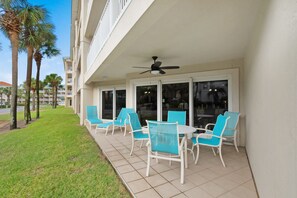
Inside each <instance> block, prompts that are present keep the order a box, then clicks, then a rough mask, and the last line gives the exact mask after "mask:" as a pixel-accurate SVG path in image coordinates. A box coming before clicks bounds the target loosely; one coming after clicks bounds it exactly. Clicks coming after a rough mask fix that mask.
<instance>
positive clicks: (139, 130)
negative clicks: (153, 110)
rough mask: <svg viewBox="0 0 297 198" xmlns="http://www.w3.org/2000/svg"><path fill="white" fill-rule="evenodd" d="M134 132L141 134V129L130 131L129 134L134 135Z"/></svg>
mask: <svg viewBox="0 0 297 198" xmlns="http://www.w3.org/2000/svg"><path fill="white" fill-rule="evenodd" d="M135 132H142V129H138V130H134V131H130V132H129V133H135Z"/></svg>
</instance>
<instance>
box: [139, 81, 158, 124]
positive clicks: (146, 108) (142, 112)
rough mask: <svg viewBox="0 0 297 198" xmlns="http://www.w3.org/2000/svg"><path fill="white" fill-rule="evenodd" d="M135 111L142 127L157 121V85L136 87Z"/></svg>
mask: <svg viewBox="0 0 297 198" xmlns="http://www.w3.org/2000/svg"><path fill="white" fill-rule="evenodd" d="M136 111H137V113H138V116H139V120H140V122H141V124H142V125H146V120H157V85H148V86H137V87H136Z"/></svg>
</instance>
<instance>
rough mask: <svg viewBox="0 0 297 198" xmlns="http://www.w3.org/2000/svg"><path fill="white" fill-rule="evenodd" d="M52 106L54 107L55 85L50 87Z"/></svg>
mask: <svg viewBox="0 0 297 198" xmlns="http://www.w3.org/2000/svg"><path fill="white" fill-rule="evenodd" d="M52 107H53V108H55V87H54V86H53V87H52Z"/></svg>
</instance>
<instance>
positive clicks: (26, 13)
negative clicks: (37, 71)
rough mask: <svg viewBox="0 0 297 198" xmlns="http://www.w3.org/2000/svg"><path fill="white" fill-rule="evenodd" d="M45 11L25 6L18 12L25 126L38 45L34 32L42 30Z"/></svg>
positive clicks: (38, 7)
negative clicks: (23, 62) (24, 62)
mask: <svg viewBox="0 0 297 198" xmlns="http://www.w3.org/2000/svg"><path fill="white" fill-rule="evenodd" d="M46 16H47V11H46V10H45V9H44V8H42V7H40V6H31V5H26V7H25V8H24V9H22V10H21V12H20V18H21V20H22V21H23V27H24V28H23V31H22V34H21V36H22V42H21V47H22V49H26V51H27V76H26V86H25V88H26V98H25V110H24V117H25V121H26V124H28V123H29V121H31V113H30V90H31V78H32V63H33V54H34V46H35V45H36V43H38V40H39V38H38V36H36V32H38V31H39V30H38V29H41V28H43V26H42V25H41V24H42V23H43V22H44V20H45V19H46Z"/></svg>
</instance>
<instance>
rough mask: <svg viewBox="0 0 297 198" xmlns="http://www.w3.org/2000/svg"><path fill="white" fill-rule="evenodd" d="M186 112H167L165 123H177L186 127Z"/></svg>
mask: <svg viewBox="0 0 297 198" xmlns="http://www.w3.org/2000/svg"><path fill="white" fill-rule="evenodd" d="M186 117H187V112H186V111H168V118H167V122H177V123H178V124H179V125H186Z"/></svg>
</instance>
